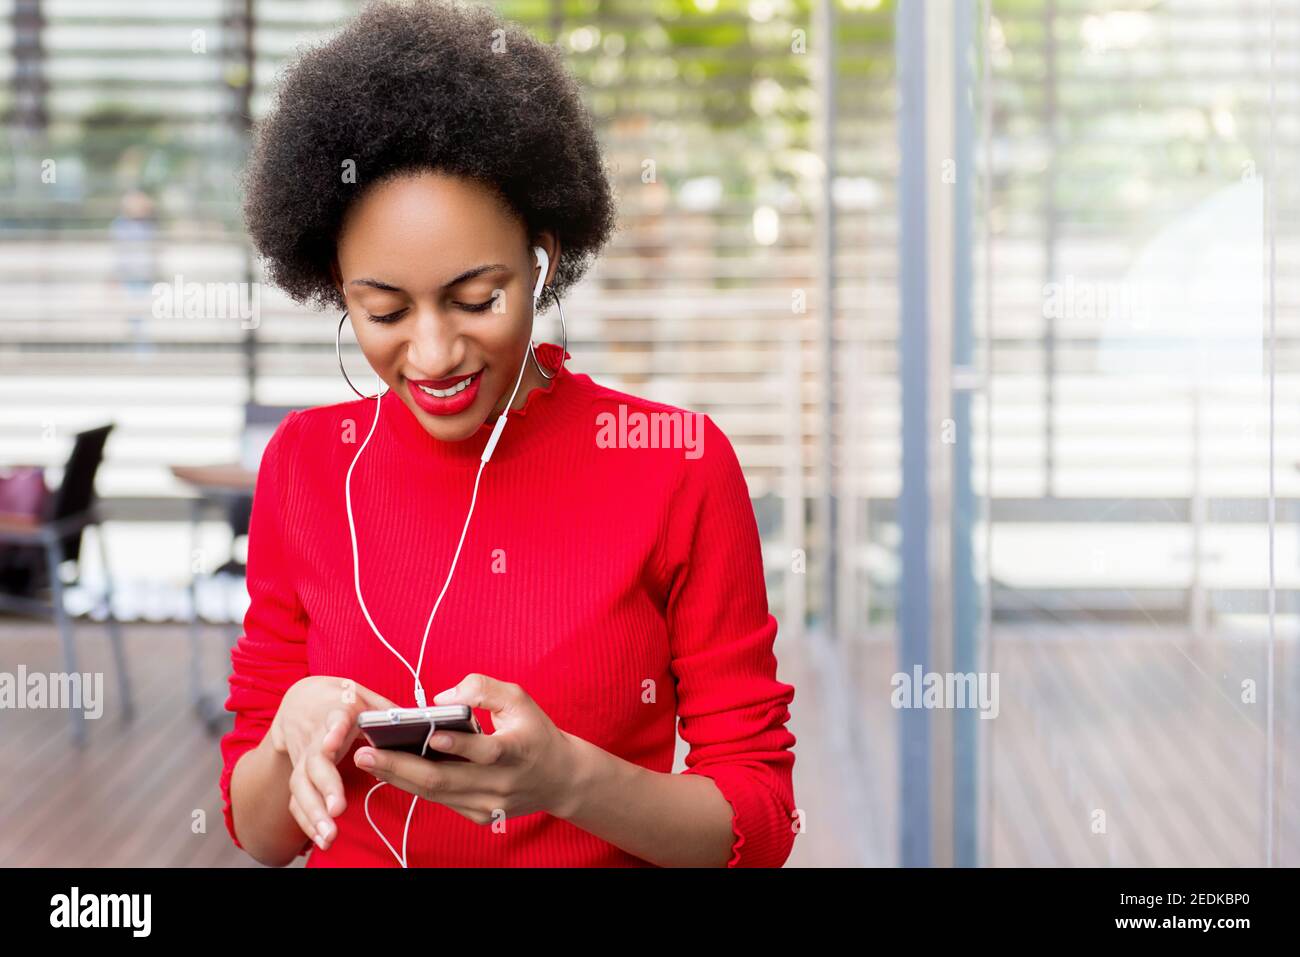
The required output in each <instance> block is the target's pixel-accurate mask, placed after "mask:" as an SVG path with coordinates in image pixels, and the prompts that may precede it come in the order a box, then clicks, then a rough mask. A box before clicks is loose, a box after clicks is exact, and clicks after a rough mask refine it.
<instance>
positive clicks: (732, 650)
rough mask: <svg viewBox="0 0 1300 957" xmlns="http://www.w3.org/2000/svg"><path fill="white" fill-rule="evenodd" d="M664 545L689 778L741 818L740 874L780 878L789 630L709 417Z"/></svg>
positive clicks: (788, 808) (736, 471)
mask: <svg viewBox="0 0 1300 957" xmlns="http://www.w3.org/2000/svg"><path fill="white" fill-rule="evenodd" d="M701 424H702V430H701V432H702V435H703V440H704V441H703V445H702V448H701V454H700V455H699V457H697V458H694V459H691V458H687V459H686V461H685V462H684V465H683V471H682V479H681V482H680V484H679V486H678V489H677V492H676V495H675V496H674V499H673V510H672V516H671V519H670V521H669V523H668V528H667V530H666V534H665V542H664V549H665V551H664V561H665V568H664V572H665V574H666V575H667V577H668V582H669V590H668V603H667V612H668V624H669V635H670V644H671V652H672V671H673V675H674V677H675V678H676V679H677V702H678V718H679V721H680V732H681V736H682V738H683V739H684V740H685V741H686V742H687V743H688V744H689V745H690V752H689V754H688V755H687V757H686V765H687V768H686V770H685V771H684V772H683V773H685V774H701V775H705V776H707V777H710V778H712V779H713V780H714V783H716V784H717V786H718V789H719V790H720V791H721V792H722V795H723V796H724V797H725V798H726V799H727V801H728V803H730V804H731V807H732V824H731V827H732V833H733V837H734V841H733V844H732V853H731V858H730V860H729V861H728V862H727V866H728V867H780V866H781V865H783V864H784V863H785V861H786V859H787V858H788V857H789V855H790V850H791V848H792V847H793V844H794V835H795V829H794V826H793V821H794V819H795V803H794V788H793V780H792V779H793V769H794V752H793V750H791V749H792V747H793V745H794V743H795V738H794V735H793V734H792V733H791V732H790V731H789V730H788V729H787V728H786V722H787V721H788V720H789V717H790V712H789V707H788V706H789V704H790V702H791V701H792V700H793V698H794V687H793V686H792V685H789V684H784V683H782V682H780V681H778V680H777V678H776V664H777V663H776V657H775V655H774V654H773V643H774V641H775V638H776V631H777V622H776V619H775V618H774V617H773V616H772V615H771V614H770V613H769V611H768V605H767V592H766V587H765V583H764V576H763V561H762V552H761V546H760V542H759V536H758V526H757V522H756V521H755V519H754V510H753V506H752V504H751V502H750V499H749V491H748V488H747V486H746V484H745V478H744V474H743V472H742V471H741V468H740V463H739V461H738V460H737V458H736V453H735V450H734V449H733V448H732V446H731V442H730V441H729V440H728V439H727V437H726V435H725V434H724V433H723V432H722V430H721V429H719V428H718V427H717V425H716V424H714V422H713V421H712V420H711V419H710V418H708V417H707V416H701Z"/></svg>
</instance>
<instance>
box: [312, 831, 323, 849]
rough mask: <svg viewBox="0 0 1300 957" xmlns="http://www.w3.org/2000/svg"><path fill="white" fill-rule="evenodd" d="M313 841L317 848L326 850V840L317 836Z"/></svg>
mask: <svg viewBox="0 0 1300 957" xmlns="http://www.w3.org/2000/svg"><path fill="white" fill-rule="evenodd" d="M312 840H313V841H315V842H316V846H317V847H319V848H320V849H321V850H322V851H323V850H325V838H323V837H321V836H320V835H319V834H317V835H316V836H315V837H313V838H312Z"/></svg>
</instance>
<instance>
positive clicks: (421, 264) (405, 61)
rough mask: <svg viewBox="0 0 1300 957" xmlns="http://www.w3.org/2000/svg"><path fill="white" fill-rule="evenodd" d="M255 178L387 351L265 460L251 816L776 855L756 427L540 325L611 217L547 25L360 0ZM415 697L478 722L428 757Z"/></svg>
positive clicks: (783, 798) (783, 834)
mask: <svg viewBox="0 0 1300 957" xmlns="http://www.w3.org/2000/svg"><path fill="white" fill-rule="evenodd" d="M245 189H246V200H245V214H246V219H247V223H248V228H249V232H250V234H251V236H252V239H253V241H254V243H255V244H256V246H257V248H258V250H259V252H260V253H261V255H262V256H263V259H264V261H265V263H266V267H267V271H268V274H269V277H270V278H271V280H272V281H273V282H275V283H276V284H278V285H279V286H281V287H282V288H283V289H285V290H286V291H287V292H288V293H289V295H291V296H292V297H293V298H294V299H295V300H296V301H299V302H302V303H304V304H306V303H313V304H318V305H322V306H327V307H333V308H336V309H340V310H344V313H343V316H342V317H341V318H340V321H339V332H340V333H341V331H342V326H343V324H344V323H345V322H347V323H348V324H349V325H350V326H351V329H352V332H353V334H354V335H355V336H356V338H357V341H358V342H359V343H360V346H361V350H362V352H363V353H364V356H365V359H366V361H367V362H368V363H369V364H370V367H371V368H372V369H373V370H374V372H375V376H376V378H375V380H374V388H373V389H363V392H361V393H359V394H365V395H368V396H369V397H363V398H360V399H355V400H351V401H346V402H341V403H339V404H336V405H330V406H325V407H321V408H314V409H308V410H305V411H300V412H296V413H293V414H291V415H290V416H289V417H288V418H287V419H286V420H285V421H284V422H283V423H282V424H281V425H280V427H279V428H278V430H277V431H276V433H275V436H274V437H273V439H272V440H271V442H270V443H269V445H268V446H267V449H266V452H265V455H264V458H263V461H262V466H261V469H260V471H259V473H258V480H257V488H256V492H255V495H254V504H253V512H252V518H251V524H250V533H249V534H250V538H249V557H248V588H249V594H250V597H251V600H252V603H251V606H250V607H249V610H248V614H247V616H246V618H245V620H244V634H243V636H242V637H241V638H240V640H239V642H238V644H237V646H236V647H235V649H234V651H233V653H232V665H233V673H232V674H231V676H230V696H229V699H228V700H227V702H226V708H227V710H230V711H233V712H234V714H235V725H234V729H233V730H232V731H231V732H230V733H229V734H227V735H226V736H225V737H224V738H223V739H222V743H221V749H222V756H223V759H224V770H223V773H222V776H221V789H222V795H223V798H224V802H225V803H224V811H225V820H226V826H227V828H228V829H229V831H230V834H231V837H232V838H233V839H234V840H235V843H236V844H237V845H239V846H240V847H242V848H244V849H245V850H246V851H247V852H248V853H249V854H251V855H252V856H253V857H254V858H256V859H257V860H258V861H261V862H262V863H265V864H270V865H284V864H287V863H290V862H292V861H293V860H294V859H295V858H296V857H297V856H298V855H299V854H303V853H307V852H310V855H309V857H308V858H307V865H308V866H349V865H362V866H367V865H377V866H393V865H395V864H401V865H402V866H412V867H420V866H647V865H658V866H732V867H738V866H780V865H781V864H782V863H784V861H785V860H786V858H787V857H788V855H789V852H790V849H791V846H792V844H793V840H794V834H795V832H796V830H797V826H796V824H797V821H798V818H799V814H798V812H797V811H796V808H795V804H794V795H793V788H792V781H791V773H792V769H793V765H794V752H793V750H792V749H793V745H794V741H795V739H794V736H793V735H792V734H791V733H790V732H789V731H788V730H787V728H786V722H787V721H788V719H789V709H788V705H789V704H790V702H791V701H792V699H793V697H794V688H793V687H792V686H791V685H788V684H784V683H782V682H780V681H778V680H777V678H776V660H775V658H774V656H773V641H774V638H775V635H776V629H777V624H776V621H775V619H774V618H773V617H772V616H771V615H770V614H769V611H768V606H767V599H766V593H765V589H764V579H763V568H762V562H761V555H760V550H759V539H758V531H757V527H756V523H755V521H754V513H753V510H752V508H751V505H750V501H749V497H748V492H747V488H746V484H745V480H744V477H743V475H742V473H741V470H740V466H739V463H738V461H737V459H736V455H735V452H734V451H733V449H732V446H731V444H730V443H729V442H728V440H727V438H726V436H725V435H724V434H723V433H722V432H721V431H719V429H718V428H717V426H716V425H715V424H714V423H713V422H712V420H710V419H709V418H708V417H707V416H703V415H699V414H696V413H690V412H686V411H684V410H681V409H675V408H673V407H671V406H667V405H663V404H659V403H655V402H650V401H648V400H645V399H641V398H638V397H636V396H632V395H627V394H623V393H620V392H615V391H613V390H611V389H609V388H606V387H604V386H602V385H599V384H598V383H596V382H594V381H593V380H592V379H591V378H590V377H589V376H587V375H584V374H580V373H577V372H574V371H572V370H570V369H569V367H568V363H567V362H566V360H568V359H572V358H573V357H572V356H571V355H570V354H569V353H568V351H567V350H566V348H565V345H567V333H566V334H565V336H564V339H565V340H566V342H565V343H564V344H563V345H555V344H552V343H542V344H540V345H537V346H536V347H535V348H534V347H533V345H532V341H533V330H534V326H533V317H534V308H535V305H536V306H537V308H538V309H540V308H541V305H539V304H537V303H535V301H534V293H535V292H539V291H540V292H541V293H542V294H541V297H540V300H541V301H543V302H549V303H552V304H554V305H556V306H557V307H560V306H561V302H560V295H561V294H562V293H563V292H564V291H565V289H567V288H568V287H569V286H571V285H572V284H573V283H574V282H575V281H576V280H577V279H579V278H580V277H581V276H582V274H583V272H584V271H585V269H586V267H587V265H588V263H589V262H590V260H591V259H592V258H593V257H594V256H595V255H596V254H597V253H598V252H599V250H600V249H601V247H602V246H603V245H604V244H605V242H606V241H607V240H608V238H609V236H610V234H611V232H612V230H613V224H614V218H615V210H614V203H613V199H612V196H611V191H610V187H609V183H608V181H607V179H606V176H605V172H604V169H603V165H602V159H601V155H600V151H599V148H598V144H597V140H596V137H595V135H594V133H593V130H592V125H591V120H590V117H589V116H588V115H587V113H586V111H585V109H584V106H583V104H582V101H581V99H580V96H579V93H578V91H577V88H576V86H575V84H574V82H573V80H572V78H571V77H570V76H569V74H568V73H567V72H566V70H565V68H564V66H563V64H562V62H561V61H560V59H559V58H558V56H557V54H556V53H555V52H554V50H552V49H551V48H549V47H547V46H545V45H543V44H541V43H539V42H538V41H537V40H536V39H534V38H533V37H531V36H530V35H529V34H527V33H526V32H524V31H522V30H521V29H520V28H518V27H517V26H515V25H511V24H507V23H504V22H502V21H500V20H499V19H497V18H496V17H495V15H494V14H493V13H491V12H490V11H488V10H486V9H484V8H476V7H462V6H459V5H451V4H447V3H432V2H424V3H408V4H403V5H400V6H397V5H386V4H376V5H373V6H370V7H368V8H367V9H366V10H365V11H364V12H363V13H362V14H361V15H360V16H359V17H358V18H357V19H356V20H354V21H352V22H351V23H350V24H349V25H348V26H347V27H346V28H345V29H344V30H343V31H342V32H341V33H340V34H338V35H337V36H336V37H334V38H333V39H332V40H330V41H329V42H327V43H325V44H324V45H322V46H320V47H318V48H316V49H315V50H313V51H310V52H308V53H306V54H305V55H303V56H301V57H300V59H299V60H298V61H297V62H296V63H295V64H294V65H293V66H292V67H291V68H290V70H289V72H288V73H287V75H286V78H285V80H284V83H283V85H282V87H281V89H280V91H279V95H278V98H277V102H276V105H275V108H274V110H273V112H272V113H271V115H270V116H269V117H268V118H267V119H266V121H265V122H264V123H263V124H262V125H261V127H260V128H259V131H258V136H257V141H256V144H255V148H254V150H253V153H252V156H251V159H250V163H249V166H248V170H247V173H246V178H245ZM560 312H561V318H562V308H561V309H560ZM340 366H341V363H340ZM344 374H345V375H346V373H344ZM349 383H351V380H349ZM365 384H366V383H358V384H357V385H354V386H353V389H354V390H356V389H358V388H359V387H362V386H364V385H365ZM503 419H504V421H505V422H506V423H507V424H506V425H504V426H501V425H500V423H501V421H502V420H503ZM494 434H495V438H494ZM662 438H668V439H671V441H656V439H662ZM489 453H490V454H489ZM485 458H487V459H488V461H487V462H486V463H485V462H484V459H485ZM426 703H427V704H428V705H444V704H465V705H469V706H470V707H471V708H472V709H474V714H475V716H476V717H477V718H478V720H479V722H480V724H481V725H482V729H483V732H484V733H482V734H474V733H471V732H468V731H453V732H440V733H438V734H435V735H433V736H432V737H431V738H429V740H428V742H427V744H426V748H427V750H428V751H429V752H437V753H440V754H441V755H445V756H448V759H444V760H430V759H428V758H427V757H421V756H416V755H414V754H407V753H402V752H398V751H393V750H377V749H375V748H373V747H370V746H369V745H368V743H367V740H366V738H365V737H364V735H362V734H360V733H359V731H358V728H357V724H356V718H357V715H358V714H359V713H360V712H362V711H365V710H374V709H387V708H393V707H414V706H416V705H417V704H421V705H422V704H426ZM678 722H680V732H681V736H682V738H683V739H684V740H685V741H686V743H687V744H688V745H689V746H690V752H689V755H688V756H687V758H686V765H687V768H686V770H685V771H684V772H682V773H678V774H674V773H672V766H673V757H674V750H675V743H676V732H677V729H678V727H679V724H678Z"/></svg>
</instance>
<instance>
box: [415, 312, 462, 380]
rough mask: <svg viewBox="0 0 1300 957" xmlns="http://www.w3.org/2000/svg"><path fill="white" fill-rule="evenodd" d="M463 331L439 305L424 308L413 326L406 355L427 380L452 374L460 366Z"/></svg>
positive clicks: (417, 315)
mask: <svg viewBox="0 0 1300 957" xmlns="http://www.w3.org/2000/svg"><path fill="white" fill-rule="evenodd" d="M459 341H460V333H459V331H458V330H457V329H456V326H455V323H454V322H453V321H452V320H451V319H450V317H448V316H446V315H443V314H441V313H439V311H438V310H437V309H436V308H433V307H429V308H422V309H420V310H419V311H418V313H417V314H416V321H415V323H414V324H413V325H412V326H411V338H410V340H409V341H408V342H407V347H406V348H407V358H408V359H409V361H410V364H411V366H412V367H413V369H414V370H416V371H418V372H419V373H420V374H421V375H422V376H423V377H425V378H428V379H439V378H442V377H443V376H446V375H451V374H452V373H453V372H454V371H455V370H456V368H457V366H459V365H460V361H461V358H462V356H461V354H460V353H461V351H462V350H461V349H460V346H459Z"/></svg>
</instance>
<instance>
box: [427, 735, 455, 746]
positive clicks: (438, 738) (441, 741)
mask: <svg viewBox="0 0 1300 957" xmlns="http://www.w3.org/2000/svg"><path fill="white" fill-rule="evenodd" d="M429 744H431V745H433V747H435V748H447V747H451V738H449V737H447V736H446V735H445V734H435V735H434V736H433V737H432V738H430V739H429Z"/></svg>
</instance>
